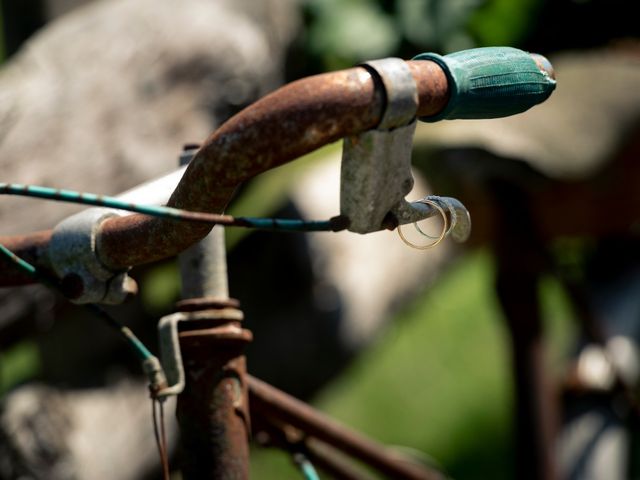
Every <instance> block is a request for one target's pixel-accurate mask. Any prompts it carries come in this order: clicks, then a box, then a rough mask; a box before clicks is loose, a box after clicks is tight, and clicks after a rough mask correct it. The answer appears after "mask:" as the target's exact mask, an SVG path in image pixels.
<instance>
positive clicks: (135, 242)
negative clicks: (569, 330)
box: [0, 49, 555, 285]
mask: <svg viewBox="0 0 640 480" xmlns="http://www.w3.org/2000/svg"><path fill="white" fill-rule="evenodd" d="M480 50H481V49H480ZM509 50H514V49H509ZM518 52H520V51H518ZM520 53H521V55H523V56H526V57H527V58H528V61H529V65H528V67H527V68H529V70H531V64H533V65H534V66H535V70H536V71H537V73H538V75H540V76H543V77H545V78H547V79H553V71H552V70H551V67H550V64H548V62H546V63H545V62H542V61H540V58H539V57H535V56H531V55H529V54H526V53H524V52H520ZM440 58H444V59H447V58H448V56H447V57H439V59H440ZM425 60H426V61H425ZM407 64H408V66H409V68H410V70H411V74H412V76H413V78H414V80H415V82H416V86H417V91H418V103H419V106H418V111H417V115H418V116H419V117H434V116H435V115H437V114H438V113H439V112H443V111H446V110H447V105H448V102H449V101H450V98H449V97H450V92H454V93H455V92H457V91H458V89H457V86H456V85H454V84H452V83H451V82H453V81H459V79H456V78H455V77H454V76H452V75H451V72H450V71H449V70H447V65H446V63H443V62H442V61H436V59H434V58H428V59H424V60H413V61H408V62H407ZM501 68H502V69H501ZM501 68H497V69H494V72H493V74H495V75H497V76H504V73H505V71H508V70H509V69H510V68H511V70H513V68H512V67H510V66H509V65H507V64H505V65H503V67H501ZM518 68H520V67H518ZM505 69H506V70H505ZM458 75H460V73H459V71H458ZM516 83H517V81H516ZM554 83H555V82H553V80H550V82H549V86H548V88H547V92H546V95H544V96H538V97H536V98H533V97H529V98H524V99H514V100H513V102H514V103H517V104H518V105H519V106H517V107H516V108H515V109H514V110H513V111H511V112H509V113H510V114H512V113H517V112H518V111H524V110H526V109H528V108H530V107H531V106H533V105H535V104H537V103H540V102H541V101H543V100H544V99H546V97H548V96H549V94H550V93H551V91H552V90H553V87H554V85H552V84H554ZM489 101H490V99H489ZM385 103H386V93H385V90H384V87H383V85H382V84H381V82H380V80H379V79H378V78H377V77H376V76H375V75H372V74H371V73H370V72H369V71H368V70H367V69H365V68H359V67H356V68H351V69H348V70H342V71H338V72H333V73H327V74H321V75H316V76H312V77H308V78H305V79H302V80H298V81H296V82H293V83H290V84H288V85H285V86H284V87H282V88H280V89H278V90H276V91H275V92H273V93H271V94H269V95H267V96H265V97H264V98H262V99H261V100H259V101H257V102H256V103H254V104H252V105H250V106H249V107H247V108H246V109H244V110H242V111H241V112H240V113H238V114H237V115H235V116H234V117H232V118H231V119H229V120H228V121H227V122H226V123H224V124H223V125H222V126H221V127H220V128H219V129H217V130H216V131H215V132H214V133H213V134H212V135H211V136H210V137H209V138H208V139H207V140H206V141H205V143H204V145H203V146H202V147H201V148H200V150H199V151H198V152H197V153H196V155H195V157H194V159H193V160H192V162H191V163H190V164H189V166H188V168H187V170H186V171H185V174H184V176H183V178H182V179H181V181H180V183H179V184H178V186H177V188H176V190H175V191H174V193H173V194H172V196H171V198H170V200H169V202H168V206H171V207H176V208H182V209H186V210H193V211H201V212H209V213H221V212H223V211H224V209H225V208H226V206H227V204H228V203H229V201H230V200H231V198H232V196H233V194H234V192H235V190H236V188H237V187H238V186H239V185H240V184H241V183H242V182H244V181H246V180H248V179H250V178H252V177H254V176H255V175H257V174H259V173H261V172H264V171H266V170H269V169H271V168H274V167H277V166H279V165H282V164H284V163H286V162H289V161H291V160H293V159H295V158H298V157H300V156H302V155H304V154H306V153H309V152H311V151H313V150H315V149H317V148H319V147H321V146H323V145H325V144H328V143H331V142H333V141H336V140H338V139H340V138H343V137H346V136H349V135H354V134H357V133H360V132H363V131H366V130H369V129H372V128H375V127H376V126H377V125H378V124H379V122H380V120H381V118H382V114H383V112H384V109H385ZM483 108H485V109H486V108H487V107H486V102H485V105H483ZM210 229H211V226H209V225H206V224H198V223H189V222H177V221H173V220H164V219H158V218H151V217H148V216H145V215H140V214H135V215H130V216H125V217H113V218H110V219H108V220H106V221H104V222H103V224H102V226H101V230H100V235H99V236H98V245H97V250H98V254H99V256H100V260H101V261H102V262H103V263H104V264H105V265H106V266H107V267H109V268H112V269H114V270H119V269H126V268H128V267H129V266H132V265H140V264H143V263H148V262H152V261H155V260H159V259H162V258H166V257H169V256H172V255H174V254H177V253H179V252H180V251H182V250H184V249H185V248H187V247H188V246H190V245H191V244H193V243H195V242H197V241H198V240H200V239H201V238H203V237H204V236H205V235H206V234H207V233H208V232H209V230H210ZM50 235H51V233H50V232H39V233H38V234H37V238H36V237H33V238H34V241H28V240H27V239H26V238H25V237H5V238H1V239H0V242H2V243H4V244H5V245H6V246H7V247H8V248H10V249H12V250H13V251H14V252H16V253H17V254H18V255H20V256H25V258H27V259H30V260H32V261H34V262H35V263H36V264H38V265H45V266H46V264H47V260H46V255H44V254H43V253H42V252H41V249H42V248H45V247H46V244H47V239H48V236H49V237H50ZM0 273H2V266H1V265H0ZM13 283H15V282H13ZM1 284H2V282H1V281H0V285H1Z"/></svg>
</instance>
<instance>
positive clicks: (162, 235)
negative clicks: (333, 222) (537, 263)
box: [0, 61, 553, 479]
mask: <svg viewBox="0 0 640 480" xmlns="http://www.w3.org/2000/svg"><path fill="white" fill-rule="evenodd" d="M536 63H537V64H538V68H540V70H542V71H545V68H547V67H546V65H543V64H539V63H538V62H536ZM406 65H407V66H408V68H409V70H410V72H411V75H412V76H413V79H414V81H415V84H416V87H417V92H418V109H417V115H418V116H431V115H434V114H437V113H438V112H440V111H441V110H442V109H443V108H444V107H445V105H446V104H447V102H448V100H449V94H450V92H449V90H448V78H447V75H446V74H445V72H444V71H443V69H442V68H441V66H439V65H438V64H437V63H435V62H431V61H408V62H406ZM548 73H549V74H550V75H551V76H553V73H552V72H548ZM386 102H387V98H386V93H385V90H384V87H383V85H381V82H380V79H379V78H377V77H376V76H375V75H373V74H372V73H371V72H370V71H369V70H367V69H365V68H360V67H358V68H352V69H348V70H343V71H339V72H333V73H328V74H322V75H317V76H314V77H309V78H306V79H303V80H299V81H296V82H293V83H291V84H289V85H286V86H284V87H282V88H280V89H279V90H277V91H275V92H274V93H272V94H270V95H267V96H266V97H264V98H263V99H261V100H259V101H258V102H256V103H255V104H253V105H251V106H249V107H248V108H246V109H245V110H243V111H242V112H240V113H239V114H237V115H236V116H234V117H232V118H231V119H230V120H228V121H227V122H226V123H225V124H223V125H222V126H221V127H220V128H219V129H218V130H216V131H215V132H214V133H213V134H212V135H211V136H210V137H209V138H208V139H207V140H206V141H205V143H204V144H203V145H202V147H201V148H200V149H199V150H197V152H196V153H195V156H194V157H193V160H192V161H191V162H190V163H189V165H188V167H187V169H186V171H185V173H184V176H183V178H182V180H181V181H180V183H179V184H178V186H177V188H176V189H175V191H174V192H173V194H172V195H171V197H170V199H169V202H168V206H170V207H176V208H181V209H185V210H191V211H196V212H209V213H222V212H223V211H224V209H225V208H226V206H227V204H228V203H229V201H230V200H231V198H232V196H233V194H234V192H235V190H236V189H237V187H238V186H239V185H240V184H241V183H243V182H245V181H246V180H248V179H250V178H252V177H254V176H255V175H257V174H259V173H261V172H264V171H266V170H268V169H271V168H274V167H276V166H279V165H282V164H283V163H286V162H288V161H291V160H293V159H295V158H297V157H300V156H302V155H304V154H306V153H309V152H311V151H313V150H315V149H317V148H319V147H320V146H322V145H325V144H327V143H330V142H333V141H336V140H338V139H341V138H344V137H348V136H350V135H355V134H358V133H360V132H364V131H367V130H370V129H372V128H375V127H376V126H377V125H378V124H379V123H380V121H381V118H382V116H383V113H384V110H385V105H386ZM283 139H287V141H282V140H283ZM392 223H393V222H392ZM395 226H396V225H393V224H391V225H390V227H391V228H393V227H395ZM215 228H216V229H218V227H215ZM210 230H211V226H210V225H207V224H202V223H196V222H193V223H192V222H177V221H173V220H165V219H158V218H152V217H149V216H146V215H142V214H133V215H129V216H121V217H113V218H108V219H106V220H105V221H104V222H103V223H102V224H101V225H100V232H99V233H100V235H99V236H98V237H97V252H98V255H99V259H100V261H101V262H102V263H103V264H104V265H105V266H106V267H108V268H109V269H111V270H113V271H122V270H125V269H127V268H129V267H130V266H132V265H134V266H135V265H141V264H145V263H149V262H153V261H156V260H160V259H162V258H166V257H170V256H173V255H176V254H178V253H180V252H182V251H184V250H185V249H186V248H187V247H190V246H191V245H194V244H195V243H197V242H198V241H200V240H201V239H203V238H204V237H205V236H207V234H209V232H210ZM214 232H215V229H214ZM214 236H218V237H219V236H220V234H219V233H217V234H215V233H214ZM51 238H52V231H41V232H36V233H34V234H31V235H26V236H13V237H0V243H2V244H4V245H5V246H6V247H8V248H9V249H10V250H11V251H13V252H14V253H15V254H16V255H18V256H20V257H22V258H24V259H26V260H28V261H30V262H31V263H33V264H34V265H36V266H37V267H38V268H39V269H41V270H42V271H50V270H51V268H52V267H51V264H50V262H49V259H48V255H47V249H48V245H49V243H50V241H51ZM216 245H217V247H215V248H214V249H216V248H217V249H218V252H217V253H215V252H214V253H213V254H211V253H207V252H202V251H201V252H199V253H196V255H200V258H201V259H204V260H203V261H205V262H206V261H214V262H219V261H220V259H221V256H220V255H221V253H220V243H219V240H218V243H217V244H216ZM205 250H206V248H205ZM211 255H213V257H211ZM222 255H224V247H222ZM207 256H209V258H210V259H209V260H206V258H207ZM211 258H213V260H211ZM223 260H224V259H223ZM224 275H225V276H226V272H224ZM29 282H31V279H29V278H27V277H25V276H24V275H21V274H20V273H19V272H16V271H14V270H12V269H11V268H10V267H8V266H5V265H4V264H3V263H1V262H0V286H6V285H16V284H21V283H29ZM223 283H224V282H223ZM76 286H77V288H78V289H79V290H80V291H82V289H83V288H84V286H83V285H81V284H80V285H76ZM177 310H178V312H179V314H180V315H182V317H181V320H185V321H180V323H179V342H180V350H181V352H182V357H183V361H184V366H185V376H186V385H185V389H184V391H183V392H182V393H181V394H180V395H179V397H178V406H177V417H178V421H179V424H180V428H181V447H182V449H181V450H182V456H183V464H182V468H183V475H184V478H186V479H194V478H222V479H231V478H233V479H235V478H247V477H248V456H249V451H248V440H249V438H250V437H251V436H252V431H253V437H254V438H256V439H257V440H258V441H260V442H261V443H265V444H270V445H277V446H280V447H282V448H285V449H287V450H289V451H291V452H294V453H299V454H301V455H304V456H305V457H306V458H308V459H310V460H312V461H314V462H315V463H316V464H317V465H319V466H320V467H322V468H323V469H325V470H326V471H327V472H330V473H331V474H332V475H334V476H335V477H336V478H344V479H352V478H362V476H361V473H359V471H357V470H353V467H351V466H350V465H349V464H345V462H344V460H343V459H342V458H341V457H337V456H335V455H333V454H332V453H331V451H332V450H335V449H337V450H341V451H343V452H345V453H347V454H349V455H350V456H352V457H354V458H356V459H358V460H361V461H362V462H364V463H367V464H369V465H371V466H372V467H374V468H376V469H377V470H379V471H380V472H381V473H383V474H384V475H386V476H389V477H392V478H407V479H436V478H443V476H442V474H440V473H439V472H436V471H434V470H432V469H430V468H427V467H424V466H421V465H418V464H416V463H414V462H411V461H408V460H407V459H405V458H400V457H398V455H397V454H396V453H392V452H390V451H389V450H388V449H387V448H386V447H383V446H381V445H379V444H378V443H376V442H374V441H372V440H369V439H367V438H365V437H363V436H361V435H360V434H357V433H355V432H352V431H350V430H348V429H346V428H345V427H343V426H341V425H339V424H337V423H335V422H334V421H332V420H330V419H328V418H327V417H325V416H324V415H322V414H320V413H318V412H316V411H315V410H313V409H312V408H311V407H309V406H307V405H306V404H304V403H302V402H300V401H298V400H296V399H294V398H292V397H290V396H289V395H287V394H285V393H283V392H280V391H278V390H276V389H274V388H273V387H271V386H269V385H267V384H265V383H264V382H262V381H260V380H258V379H255V378H253V377H251V376H250V375H248V374H247V373H246V364H245V357H244V354H243V350H244V347H245V346H246V345H247V343H248V342H250V341H251V339H252V335H251V332H249V331H248V330H246V329H244V328H242V312H241V311H240V310H239V308H238V303H237V302H236V301H234V300H233V299H230V298H229V297H228V292H227V291H226V285H222V286H221V285H216V286H213V287H207V286H204V287H203V286H201V285H200V284H198V282H196V284H195V286H194V287H192V288H191V289H190V291H189V292H188V294H187V296H186V299H185V300H183V301H181V302H180V303H179V304H178V305H177ZM327 446H331V447H332V448H330V449H327Z"/></svg>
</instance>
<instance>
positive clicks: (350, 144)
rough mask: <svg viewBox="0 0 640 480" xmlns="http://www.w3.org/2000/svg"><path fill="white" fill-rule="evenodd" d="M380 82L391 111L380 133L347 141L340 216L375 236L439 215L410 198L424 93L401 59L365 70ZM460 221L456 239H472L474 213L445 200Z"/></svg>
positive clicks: (454, 228)
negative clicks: (389, 225)
mask: <svg viewBox="0 0 640 480" xmlns="http://www.w3.org/2000/svg"><path fill="white" fill-rule="evenodd" d="M362 66H363V67H365V68H366V69H367V70H369V71H370V72H371V73H372V75H375V76H376V77H378V78H379V79H380V81H381V83H382V85H383V86H384V89H385V93H386V99H387V103H386V107H385V111H384V113H383V115H382V119H381V121H380V124H379V125H378V127H377V128H376V129H373V130H368V131H366V132H363V133H360V134H358V135H354V136H349V137H347V138H345V140H344V146H343V152H342V167H341V179H340V213H341V215H343V216H345V217H347V218H348V219H349V228H348V229H349V230H350V231H352V232H356V233H370V232H375V231H378V230H382V229H384V228H386V223H387V221H388V220H389V219H391V220H392V222H391V223H392V224H395V225H403V224H406V223H412V222H417V221H419V220H423V219H425V218H428V217H430V216H433V215H435V214H437V210H435V209H434V208H432V207H430V206H429V205H426V204H424V203H420V202H413V203H409V202H407V201H406V200H405V196H406V195H407V194H408V193H409V192H410V191H411V189H412V188H413V183H414V180H413V175H412V173H411V151H412V146H413V135H414V133H415V129H416V113H417V111H418V88H417V86H416V83H415V80H414V78H413V75H412V74H411V70H410V69H409V66H408V65H407V63H406V62H405V61H404V60H401V59H399V58H385V59H382V60H374V61H371V62H367V63H365V64H363V65H362ZM439 198H440V199H441V200H442V202H443V203H444V204H445V205H446V207H447V209H448V210H449V211H453V210H455V212H456V214H457V215H456V218H457V219H459V220H458V221H455V222H452V224H453V225H452V228H451V236H452V237H453V238H454V240H456V241H464V240H466V238H467V237H468V236H469V231H470V226H471V223H470V220H469V213H468V211H467V210H466V208H464V205H462V203H460V202H459V201H458V200H455V199H449V198H446V197H439Z"/></svg>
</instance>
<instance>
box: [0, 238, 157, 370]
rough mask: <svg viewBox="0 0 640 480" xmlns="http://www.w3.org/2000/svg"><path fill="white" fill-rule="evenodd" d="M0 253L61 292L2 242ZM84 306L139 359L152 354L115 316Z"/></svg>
mask: <svg viewBox="0 0 640 480" xmlns="http://www.w3.org/2000/svg"><path fill="white" fill-rule="evenodd" d="M0 254H2V255H3V256H4V257H5V258H7V259H8V260H9V261H10V262H11V263H12V264H13V265H14V266H16V267H17V268H18V269H20V270H21V271H23V272H24V273H26V274H27V275H29V276H30V277H31V278H33V279H34V280H36V281H38V282H40V283H42V284H44V285H47V286H48V287H50V288H52V289H54V290H56V291H58V292H61V293H62V292H63V289H62V287H61V286H60V282H58V281H57V280H56V279H54V278H52V277H50V276H49V275H46V274H44V273H43V272H41V271H39V270H38V269H37V268H36V267H35V266H33V265H32V264H30V263H29V262H27V261H26V260H24V259H22V258H20V257H18V256H17V255H16V254H15V253H13V252H12V251H11V250H9V249H8V248H7V247H5V246H4V245H3V244H2V243H0ZM84 307H85V308H86V309H87V310H89V311H91V312H92V313H93V314H94V315H96V316H97V317H98V318H100V319H101V320H103V321H104V322H105V323H106V324H107V325H108V326H109V327H111V328H113V329H114V330H116V331H118V332H119V333H120V335H121V336H122V337H123V338H124V339H125V340H126V341H127V343H128V344H129V345H130V346H131V347H132V348H133V350H134V352H135V353H136V354H137V355H138V357H139V358H140V359H141V360H146V359H148V358H150V357H152V356H153V354H152V353H151V352H150V351H149V349H148V348H147V347H146V346H145V345H144V344H143V343H142V342H141V341H140V339H138V337H136V336H135V334H134V333H133V332H132V331H131V329H129V328H128V327H126V326H124V325H122V324H121V323H120V322H118V321H117V320H116V319H115V318H113V317H112V316H111V315H109V313H107V312H106V311H105V310H103V309H102V308H100V307H99V306H98V305H95V304H92V303H90V304H87V305H84Z"/></svg>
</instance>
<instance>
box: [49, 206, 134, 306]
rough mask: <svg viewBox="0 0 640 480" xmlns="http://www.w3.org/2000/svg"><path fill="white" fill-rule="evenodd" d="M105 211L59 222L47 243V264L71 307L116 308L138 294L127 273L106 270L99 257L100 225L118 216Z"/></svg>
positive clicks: (110, 211) (112, 211)
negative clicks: (104, 305)
mask: <svg viewBox="0 0 640 480" xmlns="http://www.w3.org/2000/svg"><path fill="white" fill-rule="evenodd" d="M117 215H118V213H117V212H116V211H114V210H110V209H107V208H90V209H87V210H84V211H82V212H80V213H77V214H75V215H72V216H70V217H68V218H66V219H65V220H63V221H62V222H60V223H59V224H58V225H56V227H55V228H54V230H53V235H52V236H51V242H50V243H49V249H48V253H49V261H50V263H51V266H52V267H53V270H54V271H55V273H56V275H57V276H58V277H59V278H61V279H62V287H63V290H64V291H65V294H66V295H67V296H68V297H69V300H71V301H72V302H73V303H78V304H85V303H104V304H110V305H117V304H120V303H122V302H124V301H125V300H126V299H127V298H128V297H129V296H130V295H132V294H134V293H136V292H137V285H136V283H135V281H134V280H133V279H132V278H131V277H129V275H128V274H127V272H126V271H113V270H111V269H109V268H107V267H106V266H105V265H104V264H103V263H102V262H101V261H100V258H99V257H98V252H97V249H96V235H97V233H98V230H99V228H100V225H101V224H102V222H104V221H105V220H107V219H108V218H111V217H113V216H117Z"/></svg>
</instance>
